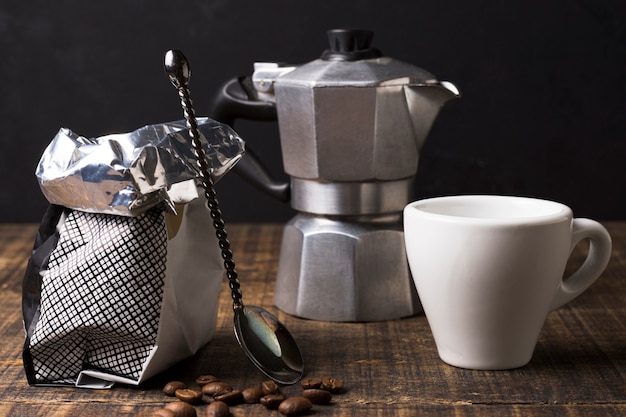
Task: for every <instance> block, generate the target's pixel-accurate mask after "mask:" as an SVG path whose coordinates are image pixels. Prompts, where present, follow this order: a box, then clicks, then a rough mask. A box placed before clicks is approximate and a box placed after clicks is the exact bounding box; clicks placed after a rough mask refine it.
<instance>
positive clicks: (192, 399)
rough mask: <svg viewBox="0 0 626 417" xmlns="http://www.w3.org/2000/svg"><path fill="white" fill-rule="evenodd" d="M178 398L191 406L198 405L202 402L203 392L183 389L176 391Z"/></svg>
mask: <svg viewBox="0 0 626 417" xmlns="http://www.w3.org/2000/svg"><path fill="white" fill-rule="evenodd" d="M175 395H176V398H178V399H179V400H181V401H184V402H186V403H189V404H197V403H199V402H200V400H202V392H200V391H196V390H195V389H189V388H183V389H177V390H176V394H175Z"/></svg>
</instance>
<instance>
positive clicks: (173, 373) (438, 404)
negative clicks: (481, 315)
mask: <svg viewBox="0 0 626 417" xmlns="http://www.w3.org/2000/svg"><path fill="white" fill-rule="evenodd" d="M607 227H608V228H609V231H610V232H611V235H612V236H613V240H614V245H615V248H614V253H613V259H612V260H611V263H610V264H609V268H608V269H607V271H606V272H605V274H603V277H602V278H601V279H600V280H599V281H598V282H597V283H596V284H594V286H593V287H592V288H591V289H590V290H589V291H588V292H587V293H585V294H583V295H582V296H581V297H580V298H579V299H577V300H576V301H574V302H572V303H571V304H570V305H568V306H566V307H564V308H562V309H559V310H558V311H555V312H552V313H550V315H549V316H548V319H547V321H546V325H545V328H544V331H543V332H542V334H541V337H540V340H539V343H538V346H537V349H536V352H535V355H534V357H533V360H532V361H531V363H530V364H529V365H528V366H526V367H524V368H521V369H518V370H511V371H498V372H484V371H471V370H464V369H458V368H454V367H451V366H448V365H445V364H444V363H443V362H441V361H440V360H439V359H438V356H437V352H436V349H435V346H434V342H433V340H432V335H431V333H430V329H429V327H428V323H427V321H426V319H425V317H423V316H416V317H410V318H406V319H402V320H392V321H387V322H380V323H327V322H318V321H312V320H303V319H299V318H296V317H292V316H289V315H286V314H284V313H282V312H281V311H279V310H277V309H276V308H275V307H274V306H273V293H274V277H275V275H276V269H277V264H278V256H279V245H280V239H281V231H282V228H281V226H279V225H251V224H239V225H232V226H231V227H230V228H229V229H230V230H229V232H230V240H231V242H232V245H233V248H234V252H235V260H236V262H237V269H238V270H239V274H240V278H241V282H242V289H243V293H244V301H245V302H246V303H247V304H256V305H261V306H263V307H265V308H267V309H268V310H270V311H272V312H273V313H275V314H276V315H277V316H278V317H279V318H280V319H281V320H282V321H283V322H284V323H285V324H286V325H287V327H288V328H289V329H290V330H291V332H292V333H293V334H294V336H295V337H296V339H297V340H298V343H299V344H300V346H301V349H302V351H303V354H304V357H305V360H306V372H307V375H308V376H335V377H338V378H341V379H343V380H344V381H345V383H346V386H347V390H346V392H345V393H344V394H342V395H338V396H336V397H335V399H334V401H333V404H332V405H329V406H324V407H321V406H320V407H316V412H315V415H319V416H379V415H389V416H414V415H416V414H423V415H446V416H448V415H453V416H491V415H494V416H495V415H511V416H539V415H541V416H557V415H558V416H575V417H580V416H600V415H602V416H621V415H625V414H626V331H625V330H626V303H624V301H623V300H624V295H626V280H625V278H626V253H625V251H626V223H610V224H607ZM35 230H36V227H35V226H33V225H0V283H1V285H2V289H1V291H0V335H1V337H2V339H3V343H2V344H0V358H2V359H0V365H1V366H0V415H6V416H44V415H45V416H50V415H52V416H77V415H81V416H90V415H93V416H101V415H146V416H149V415H150V414H151V413H152V412H153V411H154V410H156V409H157V408H159V407H161V406H162V405H163V404H165V402H167V401H168V400H169V399H168V398H166V397H164V396H163V394H162V393H161V388H162V386H163V385H164V384H165V383H166V382H167V381H169V380H172V379H182V380H185V381H187V382H189V383H190V384H191V383H193V379H194V378H195V377H196V376H197V375H199V374H203V373H211V374H214V375H218V376H220V377H221V378H223V379H224V380H227V381H229V382H231V384H233V385H234V386H236V387H240V388H245V387H248V386H253V385H257V384H259V383H260V382H261V381H263V380H264V379H265V377H264V376H263V375H261V374H260V373H259V372H257V371H256V369H255V368H254V367H253V366H252V365H251V364H250V363H249V362H248V361H247V359H246V358H245V356H244V355H243V353H242V352H241V350H240V349H239V347H238V345H237V343H236V341H235V338H234V335H233V330H232V326H233V323H232V306H231V299H230V295H229V293H228V287H227V285H226V283H224V284H223V288H222V293H221V298H220V306H219V312H218V329H217V331H216V334H215V336H214V338H213V340H212V341H211V342H210V343H209V344H208V345H207V346H206V347H204V348H203V349H202V350H201V351H200V352H198V354H197V355H195V356H194V357H192V358H189V359H187V360H185V361H182V362H181V363H179V364H177V365H176V366H174V367H173V368H171V369H170V370H168V371H166V372H164V373H163V374H161V375H158V376H156V377H155V378H153V379H151V380H150V381H148V382H146V383H145V384H144V385H142V386H141V387H128V386H121V385H120V386H116V387H115V388H113V389H111V390H104V391H92V390H83V389H74V388H41V387H30V386H28V385H27V384H26V379H25V377H24V373H23V370H22V363H21V356H20V355H21V347H22V343H23V331H22V325H21V310H20V305H21V304H20V303H21V301H20V297H21V294H20V285H21V274H22V273H23V269H24V267H25V266H26V261H27V259H28V256H29V254H30V249H31V247H32V239H33V238H34V233H35ZM584 254H585V249H584V248H580V249H577V250H576V251H575V253H574V255H573V256H574V258H575V259H573V264H572V265H574V264H575V262H577V261H580V260H581V259H582V258H583V257H584ZM574 267H575V266H572V267H571V268H574ZM285 390H286V393H288V394H289V395H295V394H297V393H298V390H299V387H297V386H293V387H285ZM198 410H200V411H201V410H202V407H199V408H198ZM233 415H234V416H243V415H259V416H263V415H267V416H270V415H276V416H277V415H278V414H277V413H276V412H273V413H272V412H269V411H267V410H264V409H263V408H261V406H238V407H233Z"/></svg>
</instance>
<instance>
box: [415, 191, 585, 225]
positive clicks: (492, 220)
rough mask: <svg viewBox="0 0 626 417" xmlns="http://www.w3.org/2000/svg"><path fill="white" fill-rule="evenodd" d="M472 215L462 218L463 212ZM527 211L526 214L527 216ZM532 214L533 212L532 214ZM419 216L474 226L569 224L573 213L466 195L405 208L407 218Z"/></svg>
mask: <svg viewBox="0 0 626 417" xmlns="http://www.w3.org/2000/svg"><path fill="white" fill-rule="evenodd" d="M496 205H497V206H498V207H500V208H503V207H505V205H506V207H508V208H510V210H511V212H510V214H506V213H504V214H502V213H503V212H500V214H499V215H497V216H495V215H488V214H484V215H482V214H477V211H476V209H477V208H479V207H483V208H485V209H487V208H489V209H493V208H495V207H496ZM472 209H473V211H472V213H473V214H471V215H470V214H459V211H460V210H465V211H466V212H467V211H471V210H472ZM524 209H526V210H527V211H526V212H524ZM530 210H534V211H533V212H532V213H531V212H530ZM407 215H408V216H420V217H423V218H426V219H431V220H439V221H448V222H457V223H471V224H504V225H512V224H515V225H517V224H525V225H528V224H546V223H558V222H561V221H566V220H570V219H572V217H573V214H572V209H571V208H569V207H568V206H566V205H565V204H562V203H559V202H557V201H552V200H545V199H539V198H532V197H521V196H509V195H489V194H467V195H448V196H440V197H432V198H425V199H421V200H417V201H413V202H411V203H409V204H407V205H406V207H405V208H404V216H407Z"/></svg>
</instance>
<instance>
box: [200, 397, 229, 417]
mask: <svg viewBox="0 0 626 417" xmlns="http://www.w3.org/2000/svg"><path fill="white" fill-rule="evenodd" d="M206 416H207V417H228V416H230V408H229V407H228V404H226V403H225V402H223V401H214V402H212V403H211V404H209V405H208V406H207V408H206Z"/></svg>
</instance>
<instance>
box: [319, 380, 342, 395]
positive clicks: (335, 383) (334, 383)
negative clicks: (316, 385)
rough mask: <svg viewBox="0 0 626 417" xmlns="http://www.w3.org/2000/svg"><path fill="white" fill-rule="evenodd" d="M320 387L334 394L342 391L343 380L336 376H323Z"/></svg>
mask: <svg viewBox="0 0 626 417" xmlns="http://www.w3.org/2000/svg"><path fill="white" fill-rule="evenodd" d="M322 389H325V390H326V391H330V392H332V393H333V394H336V393H338V392H341V391H343V382H342V381H341V380H340V379H337V378H323V379H322Z"/></svg>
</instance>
